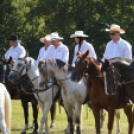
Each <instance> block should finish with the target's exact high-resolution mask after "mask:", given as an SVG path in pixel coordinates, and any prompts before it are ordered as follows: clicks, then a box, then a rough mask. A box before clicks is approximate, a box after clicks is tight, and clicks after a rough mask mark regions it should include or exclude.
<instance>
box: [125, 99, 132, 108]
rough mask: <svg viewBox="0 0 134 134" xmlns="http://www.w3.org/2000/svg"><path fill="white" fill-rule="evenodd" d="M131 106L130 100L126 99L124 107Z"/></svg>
mask: <svg viewBox="0 0 134 134" xmlns="http://www.w3.org/2000/svg"><path fill="white" fill-rule="evenodd" d="M131 106H133V103H132V101H131V100H130V99H127V101H126V107H131Z"/></svg>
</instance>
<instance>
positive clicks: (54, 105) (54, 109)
mask: <svg viewBox="0 0 134 134" xmlns="http://www.w3.org/2000/svg"><path fill="white" fill-rule="evenodd" d="M50 113H51V125H50V128H53V127H54V126H55V125H54V121H55V116H56V102H53V104H52V106H51V109H50Z"/></svg>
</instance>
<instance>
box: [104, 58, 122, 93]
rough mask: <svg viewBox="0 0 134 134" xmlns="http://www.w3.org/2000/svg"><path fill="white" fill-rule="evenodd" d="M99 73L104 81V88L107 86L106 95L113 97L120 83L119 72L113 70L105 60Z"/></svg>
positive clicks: (115, 69)
mask: <svg viewBox="0 0 134 134" xmlns="http://www.w3.org/2000/svg"><path fill="white" fill-rule="evenodd" d="M101 71H102V74H103V78H105V79H106V84H105V86H107V87H106V88H107V91H106V92H107V94H109V95H115V94H116V92H117V89H118V83H120V81H121V75H120V73H119V70H118V69H117V68H115V67H114V65H113V64H112V63H111V62H110V61H109V60H107V59H106V60H105V62H102V68H101ZM104 83H105V82H104Z"/></svg>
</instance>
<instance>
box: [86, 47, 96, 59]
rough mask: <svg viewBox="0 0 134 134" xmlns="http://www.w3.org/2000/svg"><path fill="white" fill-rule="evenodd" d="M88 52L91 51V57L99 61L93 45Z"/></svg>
mask: <svg viewBox="0 0 134 134" xmlns="http://www.w3.org/2000/svg"><path fill="white" fill-rule="evenodd" d="M88 50H89V53H90V55H91V57H93V58H94V59H97V56H96V53H95V50H94V48H93V46H92V45H89V46H88Z"/></svg>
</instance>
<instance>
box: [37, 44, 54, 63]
mask: <svg viewBox="0 0 134 134" xmlns="http://www.w3.org/2000/svg"><path fill="white" fill-rule="evenodd" d="M51 47H52V45H50V46H49V47H48V48H47V50H45V47H42V48H41V49H40V51H39V55H38V58H37V61H38V60H39V58H42V59H45V58H48V51H49V49H50V48H51ZM38 62H39V61H38Z"/></svg>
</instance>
